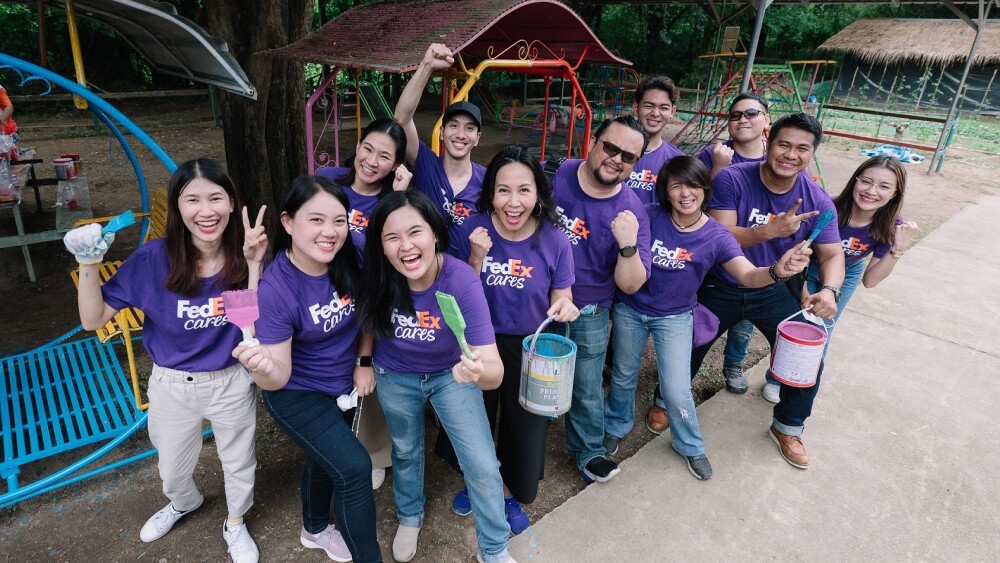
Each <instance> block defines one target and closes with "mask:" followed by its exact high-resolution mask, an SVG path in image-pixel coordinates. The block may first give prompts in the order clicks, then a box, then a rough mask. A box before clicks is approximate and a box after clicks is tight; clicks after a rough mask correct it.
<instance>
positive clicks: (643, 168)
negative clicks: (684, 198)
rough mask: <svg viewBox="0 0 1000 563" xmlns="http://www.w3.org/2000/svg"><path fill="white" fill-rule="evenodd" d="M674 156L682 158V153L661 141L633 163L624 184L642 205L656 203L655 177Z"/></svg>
mask: <svg viewBox="0 0 1000 563" xmlns="http://www.w3.org/2000/svg"><path fill="white" fill-rule="evenodd" d="M675 156H684V153H683V152H682V151H681V150H680V149H679V148H677V147H675V146H673V145H671V144H670V143H668V142H666V141H663V143H661V144H660V146H659V147H657V148H655V149H653V150H651V151H649V152H647V153H645V154H643V155H642V157H641V158H640V159H639V162H636V163H635V168H634V169H633V170H632V173H631V174H629V176H628V179H627V180H625V182H624V184H625V186H626V187H629V188H632V191H633V192H635V195H637V196H638V197H639V201H641V202H642V204H643V205H646V204H649V203H656V175H657V174H659V173H660V168H663V165H664V164H666V163H667V161H669V160H670V159H671V158H673V157H675Z"/></svg>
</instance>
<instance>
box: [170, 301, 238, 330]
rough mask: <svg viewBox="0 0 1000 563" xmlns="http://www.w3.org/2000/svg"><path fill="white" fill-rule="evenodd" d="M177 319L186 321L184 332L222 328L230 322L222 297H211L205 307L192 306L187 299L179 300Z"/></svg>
mask: <svg viewBox="0 0 1000 563" xmlns="http://www.w3.org/2000/svg"><path fill="white" fill-rule="evenodd" d="M177 318H178V319H183V320H184V330H196V329H199V328H208V327H210V326H222V325H225V324H226V323H227V322H229V319H227V318H226V309H225V307H223V305H222V298H221V297H211V298H209V299H208V301H206V302H205V304H204V305H192V304H191V302H190V301H188V300H187V299H181V300H178V301H177Z"/></svg>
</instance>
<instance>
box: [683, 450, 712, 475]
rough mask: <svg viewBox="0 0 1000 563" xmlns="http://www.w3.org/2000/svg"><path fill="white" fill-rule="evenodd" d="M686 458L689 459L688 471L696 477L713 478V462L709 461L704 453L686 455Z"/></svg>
mask: <svg viewBox="0 0 1000 563" xmlns="http://www.w3.org/2000/svg"><path fill="white" fill-rule="evenodd" d="M684 459H685V460H687V464H688V471H690V472H691V475H694V476H695V478H696V479H699V480H701V481H708V480H709V479H711V478H712V464H711V463H709V462H708V458H707V457H705V455H704V454H702V455H692V456H684Z"/></svg>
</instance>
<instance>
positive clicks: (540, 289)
mask: <svg viewBox="0 0 1000 563" xmlns="http://www.w3.org/2000/svg"><path fill="white" fill-rule="evenodd" d="M490 217H491V216H490V215H487V214H485V213H480V214H478V215H474V216H472V217H470V218H469V220H468V221H466V222H465V223H464V224H463V225H462V229H461V231H460V233H459V236H457V237H455V240H453V241H451V242H452V248H451V252H452V253H453V254H454V255H455V256H456V257H457V258H458V259H459V260H462V261H463V262H467V261H468V260H469V256H470V255H471V253H472V247H471V244H470V243H469V235H470V234H471V233H472V231H474V230H476V228H477V227H486V230H487V231H488V232H489V235H490V239H492V241H493V246H492V247H490V251H489V252H488V253H487V254H486V258H485V259H484V260H483V266H482V270H481V271H480V272H479V279H480V280H481V281H482V283H483V289H484V291H485V292H486V301H487V302H489V303H490V317H491V318H492V320H493V328H494V330H496V332H497V334H513V335H522V334H531V333H533V332H535V330H536V329H537V328H538V325H540V324H542V321H544V320H545V317H546V315H545V312H546V311H547V310H548V308H549V292H550V291H551V290H553V289H564V288H567V287H571V286H572V285H573V281H574V280H575V279H576V277H575V275H574V273H573V251H572V249H571V248H570V244H569V240H568V239H567V238H566V236H565V235H563V234H562V233H561V232H560V231H559V229H557V228H555V227H554V226H553V225H552V224H550V223H548V222H543V223H542V227H541V229H540V230H539V231H538V232H537V233H536V234H534V235H532V236H530V237H528V238H527V239H525V240H522V241H516V242H514V241H509V240H507V239H505V238H503V237H501V236H500V234H499V233H498V232H497V230H496V227H494V226H493V221H492V220H491V219H490Z"/></svg>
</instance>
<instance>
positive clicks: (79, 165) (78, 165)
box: [59, 152, 83, 176]
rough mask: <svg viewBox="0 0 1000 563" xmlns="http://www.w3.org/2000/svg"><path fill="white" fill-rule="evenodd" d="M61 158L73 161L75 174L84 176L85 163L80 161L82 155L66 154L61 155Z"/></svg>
mask: <svg viewBox="0 0 1000 563" xmlns="http://www.w3.org/2000/svg"><path fill="white" fill-rule="evenodd" d="M59 158H68V159H70V160H72V161H73V173H74V175H76V176H79V175H80V174H83V162H82V161H81V160H80V155H78V154H76V153H74V152H68V153H66V154H61V155H59Z"/></svg>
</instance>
